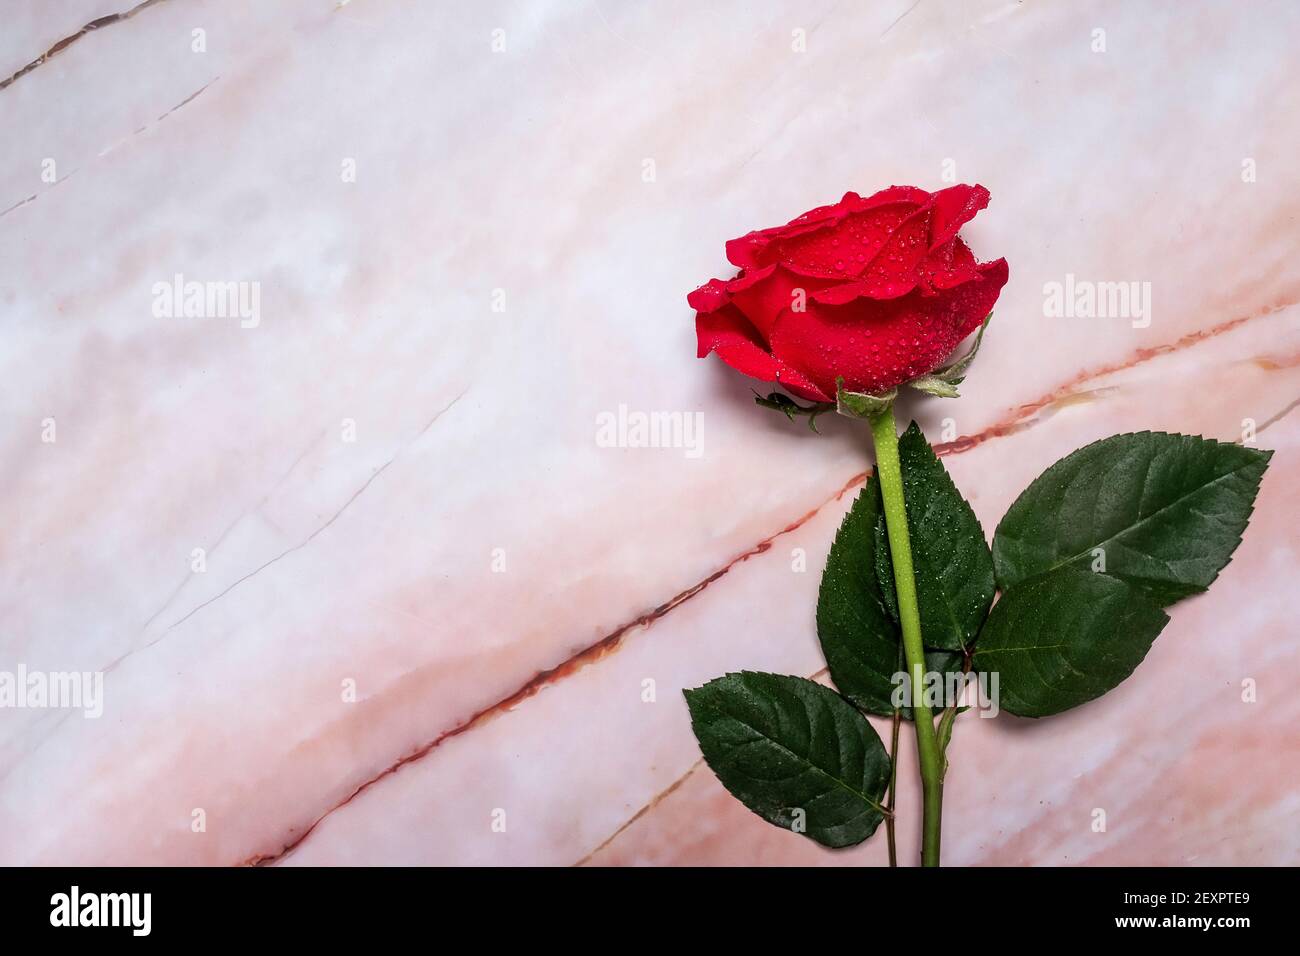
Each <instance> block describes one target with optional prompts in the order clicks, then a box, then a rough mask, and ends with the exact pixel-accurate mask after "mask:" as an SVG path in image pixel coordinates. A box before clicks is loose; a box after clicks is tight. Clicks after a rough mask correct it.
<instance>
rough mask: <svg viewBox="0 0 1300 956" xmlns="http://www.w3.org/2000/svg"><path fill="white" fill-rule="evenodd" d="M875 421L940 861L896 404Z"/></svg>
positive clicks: (928, 854)
mask: <svg viewBox="0 0 1300 956" xmlns="http://www.w3.org/2000/svg"><path fill="white" fill-rule="evenodd" d="M870 421H871V436H872V439H873V440H874V441H875V444H876V477H877V479H878V480H879V482H880V492H881V495H882V497H883V498H884V503H885V530H886V531H887V532H888V533H889V551H890V555H891V557H892V559H893V563H894V588H895V590H896V591H897V592H898V618H899V622H900V623H901V624H902V627H903V656H904V658H905V659H906V660H907V670H908V673H909V674H910V675H911V677H912V701H911V703H912V723H913V724H915V725H916V752H917V755H918V757H919V758H920V762H921V791H922V796H923V804H922V817H921V821H922V822H921V865H922V866H938V865H939V833H940V828H941V825H942V811H943V766H942V764H941V761H942V759H943V758H942V757H941V756H940V754H939V744H938V740H937V739H936V737H935V733H934V715H933V714H932V713H931V712H930V706H929V704H927V703H926V702H925V648H924V646H923V645H922V644H921V612H920V610H919V609H918V607H917V603H916V577H915V574H914V572H913V570H912V541H911V536H910V535H909V533H908V530H907V506H906V504H905V503H904V499H903V474H902V466H900V465H899V463H898V428H897V426H896V425H895V424H894V409H893V406H892V405H890V407H889V408H887V409H885V410H884V411H883V412H880V413H879V414H877V415H873V416H872V417H871V419H870Z"/></svg>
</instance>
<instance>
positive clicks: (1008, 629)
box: [973, 569, 1169, 717]
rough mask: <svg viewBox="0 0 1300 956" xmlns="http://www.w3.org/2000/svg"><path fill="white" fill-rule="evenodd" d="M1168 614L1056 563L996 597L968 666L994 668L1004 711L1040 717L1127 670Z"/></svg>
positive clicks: (1110, 580) (1134, 593) (1129, 589)
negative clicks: (1048, 570) (1049, 570)
mask: <svg viewBox="0 0 1300 956" xmlns="http://www.w3.org/2000/svg"><path fill="white" fill-rule="evenodd" d="M1168 620H1169V617H1168V615H1166V614H1165V612H1164V611H1162V610H1161V609H1160V608H1159V607H1157V606H1156V605H1155V603H1154V602H1153V601H1152V599H1151V597H1150V595H1148V594H1147V593H1146V592H1145V591H1143V590H1141V589H1139V588H1136V587H1133V586H1132V585H1129V584H1126V583H1125V582H1124V581H1122V580H1120V579H1119V578H1114V577H1111V576H1109V575H1105V574H1094V573H1092V572H1090V571H1077V570H1074V569H1062V570H1059V571H1054V572H1052V573H1051V574H1048V575H1045V576H1044V577H1040V578H1035V579H1034V580H1032V581H1028V582H1025V583H1024V584H1019V585H1016V586H1015V587H1013V588H1011V589H1010V590H1009V591H1007V592H1006V593H1005V594H1003V595H1002V599H1001V600H999V601H998V603H997V604H995V605H994V606H993V613H992V614H990V615H989V619H988V621H987V622H986V623H985V625H984V629H983V630H982V631H981V632H980V635H979V642H978V644H976V647H975V655H974V658H973V664H974V667H975V670H977V671H979V672H981V673H990V674H992V673H997V675H998V685H997V692H998V703H999V705H1000V706H1001V707H1002V708H1003V709H1004V710H1006V711H1008V712H1009V713H1012V714H1019V715H1020V716H1022V717H1047V716H1049V715H1051V714H1059V713H1060V712H1061V711H1063V710H1069V709H1070V708H1071V707H1077V706H1079V705H1080V704H1082V703H1086V702H1087V701H1090V700H1092V699H1094V698H1096V697H1100V696H1101V695H1102V694H1104V693H1106V691H1108V690H1110V689H1111V688H1112V687H1115V686H1116V685H1117V684H1119V683H1120V681H1122V680H1124V678H1126V677H1128V676H1129V674H1132V673H1133V670H1134V668H1136V667H1137V666H1138V664H1140V663H1142V658H1144V657H1146V654H1147V651H1148V650H1149V649H1150V647H1151V642H1152V641H1154V640H1155V639H1156V635H1158V634H1159V633H1160V630H1161V629H1162V628H1163V627H1164V626H1165V623H1166V622H1167V621H1168Z"/></svg>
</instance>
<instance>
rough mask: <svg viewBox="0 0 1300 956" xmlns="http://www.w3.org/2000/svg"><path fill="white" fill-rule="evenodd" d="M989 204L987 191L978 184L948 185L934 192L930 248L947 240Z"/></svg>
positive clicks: (936, 246) (937, 246) (934, 247)
mask: <svg viewBox="0 0 1300 956" xmlns="http://www.w3.org/2000/svg"><path fill="white" fill-rule="evenodd" d="M988 204H989V191H988V190H987V189H985V188H984V187H983V186H980V185H978V184H976V185H974V186H967V185H965V184H964V183H963V184H962V185H959V186H949V187H948V188H947V189H941V190H939V191H938V192H937V193H935V194H934V218H933V219H932V220H931V222H930V248H931V249H937V248H939V247H940V246H942V245H944V244H945V243H947V242H949V241H950V240H951V239H952V238H953V237H954V236H956V235H957V231H958V230H959V229H961V227H962V226H964V225H965V224H966V223H968V222H970V221H971V220H972V219H974V218H975V215H976V213H978V212H979V211H980V210H981V209H983V208H984V207H985V206H987V205H988Z"/></svg>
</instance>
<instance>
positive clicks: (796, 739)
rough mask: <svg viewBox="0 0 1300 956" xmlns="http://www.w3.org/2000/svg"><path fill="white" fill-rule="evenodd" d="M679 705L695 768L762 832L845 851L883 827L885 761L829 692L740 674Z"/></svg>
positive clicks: (866, 727)
mask: <svg viewBox="0 0 1300 956" xmlns="http://www.w3.org/2000/svg"><path fill="white" fill-rule="evenodd" d="M686 703H687V705H688V706H689V707H690V711H691V727H692V729H693V730H694V731H695V737H696V739H697V740H698V741H699V742H700V750H701V751H702V752H703V753H704V759H705V760H706V761H708V764H709V766H710V767H711V768H712V769H713V772H714V773H715V774H717V776H718V779H719V780H721V781H722V785H723V786H725V787H726V788H727V789H728V790H729V791H731V793H732V794H733V795H734V796H735V797H736V798H737V799H738V800H740V802H741V803H743V804H744V805H745V806H747V807H749V809H751V810H753V811H754V812H755V813H757V814H758V815H759V816H760V817H762V818H763V819H764V820H767V821H768V822H769V823H773V824H775V825H776V826H779V827H783V828H785V829H787V830H791V829H792V830H795V831H796V832H802V833H804V834H805V835H806V836H808V837H811V838H812V839H814V840H816V841H817V842H818V843H821V844H823V845H825V846H829V847H844V846H852V845H853V844H855V843H861V842H862V841H863V840H865V839H866V838H867V837H869V836H871V834H873V833H874V832H875V831H876V827H878V826H879V825H880V821H881V820H883V819H884V814H883V813H882V811H881V806H882V803H883V800H884V794H885V786H886V784H887V783H888V781H889V755H888V754H887V753H886V752H885V747H884V744H882V743H881V742H880V737H879V736H878V735H877V734H876V731H875V730H874V729H873V728H872V726H871V725H870V724H869V723H867V720H866V718H865V717H863V716H862V715H861V714H860V713H858V712H857V711H856V710H854V709H853V707H852V706H850V705H849V704H848V703H847V702H846V701H845V700H844V699H843V698H841V697H840V696H839V695H838V694H836V693H835V692H834V691H832V690H830V689H829V688H826V687H823V686H822V685H820V684H816V683H813V682H812V681H810V680H804V679H803V678H802V677H783V676H781V675H779V674H757V673H753V672H749V671H746V672H743V673H739V674H728V675H727V676H726V677H719V678H718V679H717V680H712V681H709V682H708V683H707V684H705V685H704V686H703V687H698V688H696V689H694V690H688V691H686Z"/></svg>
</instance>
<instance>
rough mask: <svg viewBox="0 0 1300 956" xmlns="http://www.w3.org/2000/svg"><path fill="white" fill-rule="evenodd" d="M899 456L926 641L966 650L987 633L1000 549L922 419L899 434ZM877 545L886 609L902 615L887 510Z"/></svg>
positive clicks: (941, 646) (880, 581) (878, 532)
mask: <svg viewBox="0 0 1300 956" xmlns="http://www.w3.org/2000/svg"><path fill="white" fill-rule="evenodd" d="M898 459H899V463H900V465H901V466H902V472H903V495H904V498H905V499H906V503H907V526H908V531H909V533H910V537H911V541H912V566H913V574H914V576H915V578H916V600H917V604H918V606H919V609H920V612H921V639H922V640H923V641H924V642H925V645H926V647H935V648H942V649H945V650H951V651H959V650H962V649H963V648H965V647H967V646H968V645H969V644H970V643H971V641H972V640H973V639H974V637H975V635H976V634H977V633H979V629H980V625H981V624H982V623H984V618H985V616H986V615H987V614H988V612H989V605H990V604H992V603H993V591H994V585H993V556H992V555H991V554H990V553H989V546H988V544H987V543H986V542H985V540H984V529H983V528H981V527H980V523H979V519H978V518H976V517H975V512H974V511H973V510H972V509H971V506H970V505H969V504H967V503H966V499H965V498H963V497H962V496H961V493H960V492H958V491H957V486H956V485H954V484H953V481H952V479H951V478H950V477H948V471H947V469H946V468H944V467H943V462H941V461H940V460H939V458H938V456H937V455H935V453H934V450H933V449H932V448H931V447H930V443H929V442H928V441H926V440H925V435H924V434H922V432H921V429H920V426H918V425H917V424H916V422H912V424H911V426H909V427H908V429H907V431H905V432H904V433H903V436H902V438H900V439H899V442H898ZM875 545H876V554H877V560H876V576H877V580H878V583H879V587H880V590H881V593H882V594H883V595H884V596H885V597H884V602H885V605H886V609H887V610H888V612H889V614H890V616H891V617H892V618H893V619H895V620H897V619H898V609H897V607H896V604H895V599H894V575H893V570H892V567H891V564H890V557H889V551H888V548H889V543H888V538H887V537H886V535H885V526H884V518H883V516H882V518H881V519H880V523H879V527H878V528H877V530H876V535H875ZM882 552H883V553H882Z"/></svg>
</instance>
